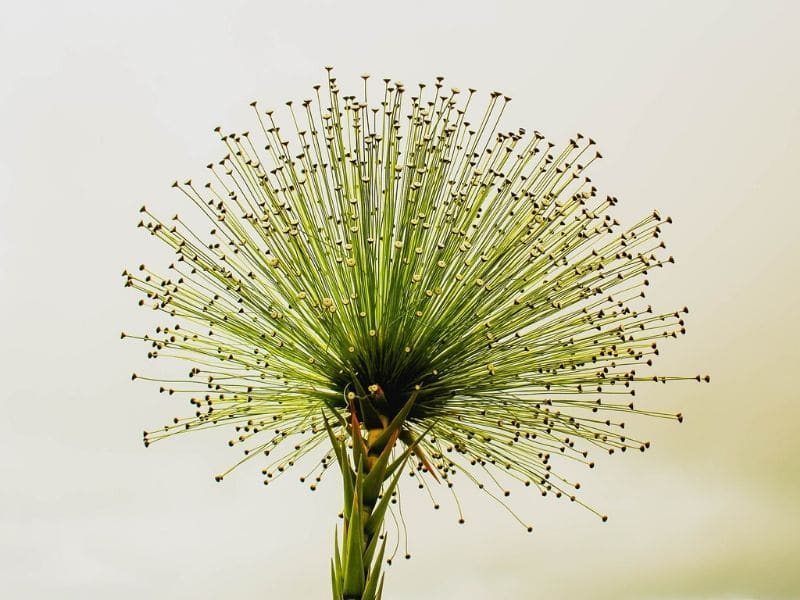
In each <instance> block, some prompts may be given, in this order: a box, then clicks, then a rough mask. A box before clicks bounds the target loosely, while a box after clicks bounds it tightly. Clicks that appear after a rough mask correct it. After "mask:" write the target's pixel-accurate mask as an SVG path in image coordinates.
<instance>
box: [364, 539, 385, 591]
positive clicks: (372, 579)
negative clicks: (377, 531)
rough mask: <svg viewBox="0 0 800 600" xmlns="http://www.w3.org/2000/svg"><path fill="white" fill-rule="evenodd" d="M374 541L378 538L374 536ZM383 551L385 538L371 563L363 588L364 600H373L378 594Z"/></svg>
mask: <svg viewBox="0 0 800 600" xmlns="http://www.w3.org/2000/svg"><path fill="white" fill-rule="evenodd" d="M375 539H378V536H375ZM385 551H386V538H385V537H384V538H383V543H382V544H381V549H380V550H379V551H378V555H377V556H376V557H375V561H374V562H373V563H372V567H371V568H370V572H369V577H368V578H367V584H366V587H365V588H364V600H375V598H376V594H378V582H379V581H383V575H382V573H381V567H382V566H383V555H384V552H385Z"/></svg>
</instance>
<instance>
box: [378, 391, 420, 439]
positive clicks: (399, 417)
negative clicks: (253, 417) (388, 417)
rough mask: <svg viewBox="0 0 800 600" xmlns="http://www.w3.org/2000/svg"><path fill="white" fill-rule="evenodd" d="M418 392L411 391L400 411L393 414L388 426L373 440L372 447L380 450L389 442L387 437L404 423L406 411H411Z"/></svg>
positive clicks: (398, 429)
mask: <svg viewBox="0 0 800 600" xmlns="http://www.w3.org/2000/svg"><path fill="white" fill-rule="evenodd" d="M418 393H419V392H418V391H416V390H415V391H414V392H412V394H411V395H410V396H409V398H408V400H406V403H405V404H404V405H403V408H401V409H400V412H398V413H397V414H396V415H395V416H394V419H392V422H391V423H389V426H388V427H386V429H384V430H383V433H382V434H381V435H380V437H378V439H377V440H375V442H373V444H372V446H373V447H374V448H376V449H378V450H382V449H383V447H384V446H386V444H387V443H389V438H390V437H391V436H392V434H393V433H394V432H395V431H400V430H401V429H402V427H403V423H405V420H406V417H407V416H408V413H410V412H411V408H412V407H413V406H414V401H415V400H416V399H417V394H418Z"/></svg>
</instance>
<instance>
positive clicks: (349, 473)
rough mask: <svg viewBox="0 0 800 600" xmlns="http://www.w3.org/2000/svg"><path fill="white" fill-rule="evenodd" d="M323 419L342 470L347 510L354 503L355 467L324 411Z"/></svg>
mask: <svg viewBox="0 0 800 600" xmlns="http://www.w3.org/2000/svg"><path fill="white" fill-rule="evenodd" d="M322 420H323V422H324V423H325V430H326V431H327V432H328V437H330V440H331V446H332V447H333V452H334V454H336V462H337V463H338V464H339V469H340V470H341V472H342V483H343V484H344V485H343V489H344V508H345V512H346V511H347V509H348V507H349V506H350V505H351V504H352V503H353V484H354V481H353V480H354V478H355V474H354V473H353V469H352V467H351V466H350V461H349V460H348V458H347V451H346V448H345V444H344V442H343V441H342V440H340V439H339V438H337V437H336V434H335V433H334V432H333V429H332V428H331V425H330V423H329V422H328V418H327V417H326V416H325V412H324V411H323V413H322Z"/></svg>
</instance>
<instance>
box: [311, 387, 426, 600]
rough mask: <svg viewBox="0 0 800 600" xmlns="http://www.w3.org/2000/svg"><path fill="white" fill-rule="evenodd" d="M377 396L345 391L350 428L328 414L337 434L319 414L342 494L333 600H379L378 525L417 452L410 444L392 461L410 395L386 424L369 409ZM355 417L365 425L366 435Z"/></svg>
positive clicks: (374, 392) (385, 418)
mask: <svg viewBox="0 0 800 600" xmlns="http://www.w3.org/2000/svg"><path fill="white" fill-rule="evenodd" d="M382 396H383V393H382V390H380V388H379V387H378V386H377V385H375V386H372V387H371V393H370V395H368V396H367V395H361V396H356V394H354V393H352V392H351V393H350V394H349V395H348V400H349V406H350V411H349V412H350V423H347V422H345V420H344V419H343V418H342V417H341V416H340V415H339V413H338V412H336V411H335V410H332V411H331V413H332V414H333V415H334V416H335V417H336V418H337V419H338V420H339V424H340V425H341V431H342V432H343V433H342V434H341V435H337V434H336V433H335V432H334V430H333V428H332V427H331V424H330V422H329V421H328V418H327V415H325V414H324V413H323V420H324V422H325V428H326V430H327V432H328V436H329V437H330V440H331V446H332V447H333V451H334V454H335V457H336V461H337V463H338V464H339V467H340V470H341V472H342V482H343V490H344V509H343V511H342V514H343V517H344V526H343V527H342V535H341V538H340V537H339V532H338V527H337V528H336V545H335V551H334V556H333V559H332V560H331V585H332V592H333V599H334V600H379V599H380V598H381V593H382V590H383V573H382V572H381V567H382V565H383V556H384V552H385V550H386V535H385V533H384V532H383V521H384V517H385V516H386V511H387V509H388V507H389V504H390V502H391V498H392V495H393V494H394V491H395V488H396V487H397V484H398V482H399V480H400V475H401V474H402V468H403V466H404V465H405V463H406V461H407V460H408V457H409V456H410V454H411V452H413V451H414V450H416V447H417V444H416V442H412V443H410V444H409V445H407V446H406V449H405V451H404V452H402V453H400V454H399V456H396V457H395V458H394V459H393V458H392V455H393V454H394V449H395V445H396V443H397V440H398V438H399V437H400V435H401V432H402V430H403V425H404V423H405V418H406V417H407V416H408V413H409V412H410V410H411V408H412V407H413V405H414V400H415V399H416V393H414V394H412V395H411V396H410V398H409V399H408V400H407V401H406V403H405V405H404V406H403V407H402V409H401V410H400V411H399V412H398V413H397V414H396V415H395V416H394V418H392V419H391V421H390V420H389V417H388V416H387V415H385V414H382V413H380V412H378V411H377V410H376V408H375V403H374V400H376V399H377V400H380V399H382ZM359 414H361V415H363V417H364V420H365V423H364V425H365V426H366V436H364V434H363V431H362V423H361V421H360V420H359V417H358V415H359ZM348 449H350V452H348ZM379 544H380V547H378V545H379Z"/></svg>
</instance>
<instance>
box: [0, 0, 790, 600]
mask: <svg viewBox="0 0 800 600" xmlns="http://www.w3.org/2000/svg"><path fill="white" fill-rule="evenodd" d="M798 7H800V3H797V2H749V3H745V2H583V3H581V2H566V3H559V2H541V3H538V2H517V3H508V2H505V3H496V2H488V1H484V2H446V3H440V2H434V1H427V2H416V1H403V2H396V3H392V4H389V3H385V2H376V3H367V2H364V3H352V2H324V1H316V2H281V3H275V2H250V3H245V2H218V1H217V2H185V3H163V2H125V3H119V2H116V3H112V2H97V3H88V2H63V3H62V2H50V3H37V2H13V3H12V2H4V3H2V18H0V77H1V78H2V83H0V125H1V126H0V140H1V141H0V207H1V209H2V213H1V214H0V335H2V338H0V339H2V342H1V343H0V370H2V387H1V388H0V389H1V391H0V400H1V401H2V415H0V457H1V458H0V477H1V478H2V479H1V481H2V484H1V485H0V595H2V596H3V597H5V598H13V599H17V598H31V599H34V598H35V599H40V598H70V599H72V598H75V599H81V600H99V599H103V600H106V599H109V598H121V599H129V598H130V599H133V598H154V599H166V598H170V599H172V598H174V599H190V598H191V599H193V600H204V599H213V598H239V599H241V600H250V599H257V598H325V597H327V594H328V579H327V565H328V559H329V556H330V551H331V549H332V534H333V524H334V521H335V514H336V512H337V510H338V506H337V504H338V493H339V492H338V489H337V482H336V480H334V479H331V480H330V481H328V483H327V484H326V485H323V486H322V488H321V490H320V491H318V492H316V493H314V494H311V493H309V491H308V490H307V489H306V488H304V487H302V486H301V485H300V484H299V483H297V481H296V477H291V478H288V479H286V480H285V481H284V482H283V484H281V485H275V486H274V487H270V488H263V486H261V483H260V479H259V478H258V477H257V476H256V472H255V470H254V469H250V470H244V471H242V472H241V473H240V474H238V475H237V476H233V477H230V478H229V479H228V480H226V482H225V483H224V484H223V485H219V484H215V483H214V482H213V480H212V477H211V476H212V475H213V474H214V473H216V472H217V471H218V470H219V469H220V468H222V467H224V466H226V465H227V464H228V463H229V462H230V461H232V460H233V459H234V457H235V456H236V455H235V454H233V453H232V451H229V450H228V448H227V446H225V445H224V443H223V439H225V437H224V436H222V437H220V436H214V435H210V436H207V437H204V436H203V435H199V436H188V437H186V438H183V439H178V440H174V441H172V442H168V443H165V444H163V445H159V446H156V447H154V448H151V449H150V450H147V451H145V450H144V449H143V448H142V446H141V444H140V430H141V429H142V428H143V427H146V426H153V425H157V424H159V423H161V422H163V421H164V419H166V418H169V417H171V416H172V414H173V413H175V412H177V411H179V410H183V408H184V407H183V406H178V405H177V403H175V402H170V401H169V400H168V399H166V398H162V397H159V396H158V394H156V393H154V391H153V390H152V389H148V388H146V387H144V386H137V385H134V384H130V383H129V381H128V376H129V373H130V371H132V370H133V369H134V368H137V369H138V368H140V367H141V366H142V364H143V363H144V362H146V361H144V359H143V357H142V352H141V349H140V348H138V347H136V346H134V345H133V344H123V343H121V342H119V340H118V332H119V330H120V329H121V328H123V327H125V328H129V329H135V328H136V327H142V326H143V325H144V324H145V323H146V322H148V315H146V314H141V311H138V310H137V309H136V307H135V302H136V298H135V296H134V295H133V294H131V293H129V291H128V290H124V289H123V288H122V287H121V285H120V284H121V278H120V277H119V273H120V272H121V271H122V269H123V267H130V266H133V265H135V264H138V263H139V262H140V261H141V260H152V259H155V258H156V257H159V256H162V255H161V254H160V253H159V252H158V248H157V247H156V246H155V245H154V244H153V243H152V241H151V240H150V239H148V238H147V237H146V236H144V235H142V234H141V231H137V230H136V229H135V227H134V225H135V222H136V220H137V214H136V210H137V209H138V207H139V205H140V204H142V202H147V203H148V204H151V205H153V206H154V207H162V208H163V210H164V212H168V211H169V210H171V207H172V206H173V205H174V204H175V203H176V202H178V201H179V199H178V198H176V197H174V196H173V194H172V193H171V191H170V190H169V188H168V184H169V182H170V181H172V179H174V178H176V177H186V176H192V175H195V176H197V175H199V174H201V173H202V171H203V169H202V166H203V165H204V164H205V163H206V162H208V161H209V160H211V159H214V158H216V157H217V156H218V154H219V153H220V152H221V148H220V147H219V146H218V142H216V141H215V137H214V135H213V134H212V133H211V129H212V128H213V127H214V126H215V125H217V124H224V125H226V126H229V127H249V126H251V125H252V121H251V116H250V113H249V107H248V106H247V103H248V102H249V101H250V100H251V99H255V98H257V99H260V100H262V102H263V103H264V104H265V105H267V104H275V105H279V104H280V103H281V102H282V101H283V100H285V99H289V98H295V99H301V98H303V97H305V96H306V95H307V94H308V90H309V88H310V86H311V85H312V84H313V83H316V82H319V81H322V80H323V77H324V72H323V70H322V66H323V65H324V64H327V63H332V64H334V65H336V67H337V71H338V76H339V79H340V81H341V83H342V85H343V87H345V88H348V87H349V86H351V85H352V86H354V87H355V85H357V84H358V83H359V82H360V80H358V74H359V73H361V72H362V71H368V72H371V73H373V74H374V75H376V76H385V75H389V76H391V77H394V78H400V79H403V80H404V81H406V82H416V81H418V80H420V79H426V80H429V79H430V78H432V77H433V76H435V75H438V74H440V73H441V74H443V75H445V76H447V77H448V80H449V81H450V82H451V83H452V84H454V85H458V86H461V87H462V88H466V87H468V86H474V87H477V88H479V89H480V90H483V91H488V90H491V89H495V88H500V89H502V90H504V91H505V92H507V93H508V94H510V95H511V96H513V97H514V101H513V103H512V105H511V110H510V111H509V114H508V118H507V119H506V121H505V122H506V124H507V125H508V127H517V126H524V127H527V128H528V129H534V128H538V129H540V130H542V131H543V132H544V133H546V134H547V135H548V136H549V137H551V139H553V140H555V141H558V142H561V141H563V140H566V139H567V137H568V136H570V135H571V134H573V133H574V131H575V130H581V131H582V132H584V133H585V134H587V135H591V136H593V137H594V138H596V139H597V140H598V141H599V143H600V146H601V148H602V150H603V152H604V154H605V155H606V159H605V160H604V161H602V163H601V164H599V165H598V166H597V168H596V169H595V171H594V179H595V181H597V182H598V185H600V187H601V189H602V191H603V192H606V193H611V194H614V195H617V196H618V197H619V198H620V199H621V203H620V206H619V215H620V217H621V218H623V219H626V220H630V219H632V218H633V217H634V216H636V215H637V214H640V213H642V212H644V211H649V210H651V209H652V208H655V207H658V208H660V209H661V210H662V212H664V213H666V214H670V215H672V216H673V217H674V219H675V225H674V226H672V227H671V229H669V230H668V231H667V233H666V234H665V237H666V239H667V241H668V242H669V243H670V247H671V249H672V251H673V253H674V254H675V256H676V257H677V259H678V264H677V265H676V266H674V267H673V268H671V269H669V270H668V271H664V272H663V273H659V274H658V275H657V276H656V277H654V278H653V279H654V285H653V287H652V294H651V298H652V301H653V303H654V304H656V305H658V306H662V307H671V306H673V305H676V306H682V305H683V304H688V305H689V306H690V307H691V314H690V315H689V317H690V318H689V322H688V323H689V334H688V336H687V337H686V338H684V339H682V340H680V342H679V343H676V344H673V345H671V346H668V347H666V348H665V352H664V353H663V356H662V358H663V361H662V362H661V366H662V371H664V372H667V373H687V372H688V373H695V372H698V371H700V372H709V373H711V374H712V376H713V383H712V384H711V385H710V386H700V385H693V384H686V385H680V384H678V385H671V386H664V387H657V388H654V389H652V390H648V389H646V388H645V389H642V390H640V394H641V395H642V396H647V397H648V398H650V399H651V400H652V401H653V403H658V404H659V405H661V406H664V407H668V409H669V410H682V411H683V412H684V413H685V415H686V417H687V418H686V422H685V423H684V424H683V425H680V426H679V425H677V424H675V423H669V422H651V421H645V422H641V423H639V424H638V426H639V431H640V432H641V433H642V436H644V437H648V438H651V439H653V440H654V444H653V448H652V450H651V451H650V452H649V453H647V454H645V455H639V454H638V453H637V454H636V455H634V456H630V455H628V456H625V455H623V456H616V455H615V456H614V457H609V458H607V459H605V460H602V461H601V464H600V465H599V468H598V469H596V470H595V471H594V472H591V474H587V475H586V476H585V477H583V480H584V492H585V493H584V497H585V498H586V499H587V500H589V501H591V502H592V503H593V504H594V505H596V506H598V507H600V508H602V509H603V510H604V511H606V512H607V513H608V514H609V515H610V516H611V518H610V520H609V522H608V523H606V524H602V523H600V522H599V521H598V520H597V519H596V518H594V517H593V516H592V515H590V514H589V513H587V512H585V511H582V510H580V509H579V508H577V507H576V506H573V505H569V504H568V503H567V504H564V503H561V502H557V501H555V500H551V499H549V498H548V499H544V498H540V497H537V496H529V497H524V498H523V497H519V498H517V502H516V504H515V506H516V507H517V508H518V509H519V510H520V512H522V513H523V514H525V515H526V516H529V517H532V518H533V520H534V522H535V524H536V528H537V531H536V533H535V534H534V535H527V534H525V533H524V532H523V531H522V530H521V529H520V528H519V527H517V526H516V525H515V523H514V522H513V521H512V520H511V519H510V518H508V516H507V515H506V514H505V513H504V512H503V511H502V510H501V509H499V508H498V507H497V506H496V505H494V504H492V503H490V501H488V500H487V499H485V498H484V497H483V496H480V495H477V494H473V493H470V492H465V491H463V490H462V492H463V495H462V497H463V499H464V503H465V507H466V511H467V525H466V526H465V527H459V526H458V525H456V523H455V515H454V513H453V510H452V508H451V507H450V505H449V504H448V503H447V502H443V504H444V506H445V507H447V508H446V509H444V510H442V511H439V512H434V511H433V510H432V509H431V508H430V505H429V503H428V502H427V501H426V500H425V499H424V498H423V497H421V496H419V495H418V494H417V493H416V492H414V491H413V490H409V491H408V492H407V493H406V496H407V498H408V503H407V504H406V516H407V522H408V525H409V529H410V533H411V538H410V548H411V550H412V552H413V554H414V559H413V560H411V561H409V562H406V561H402V560H400V561H398V562H399V563H400V564H398V565H397V566H393V567H392V568H391V569H390V570H389V573H388V578H389V579H388V584H387V585H388V588H387V589H388V593H387V599H388V600H393V599H400V598H420V599H437V600H454V599H457V598H458V599H462V598H510V599H515V598H526V599H527V598H546V599H550V598H553V599H562V598H564V599H572V598H578V599H583V598H588V599H594V598H598V599H609V600H610V599H620V600H626V599H640V598H641V599H653V600H655V599H679V598H680V599H699V598H708V599H745V598H748V599H770V598H775V599H777V598H781V599H785V598H800V568H799V567H798V565H800V508H798V507H800V437H799V436H798V433H797V432H798V421H799V420H800V404H799V403H798V400H800V398H798V385H797V374H798V370H800V362H798V359H799V358H800V356H799V353H798V349H797V344H798V340H799V339H800V315H798V305H799V303H798V290H800V284H799V283H798V261H799V260H800V241H799V240H800V229H799V228H798V217H800V197H798V189H799V188H798V178H797V173H798V167H797V165H798V162H799V161H800V141H798V140H800V108H799V107H800V59H799V58H798V57H800V43H798V37H799V36H798V22H800V9H799V8H798ZM443 496H445V497H443V498H442V500H443V501H444V500H446V495H444V494H443Z"/></svg>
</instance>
